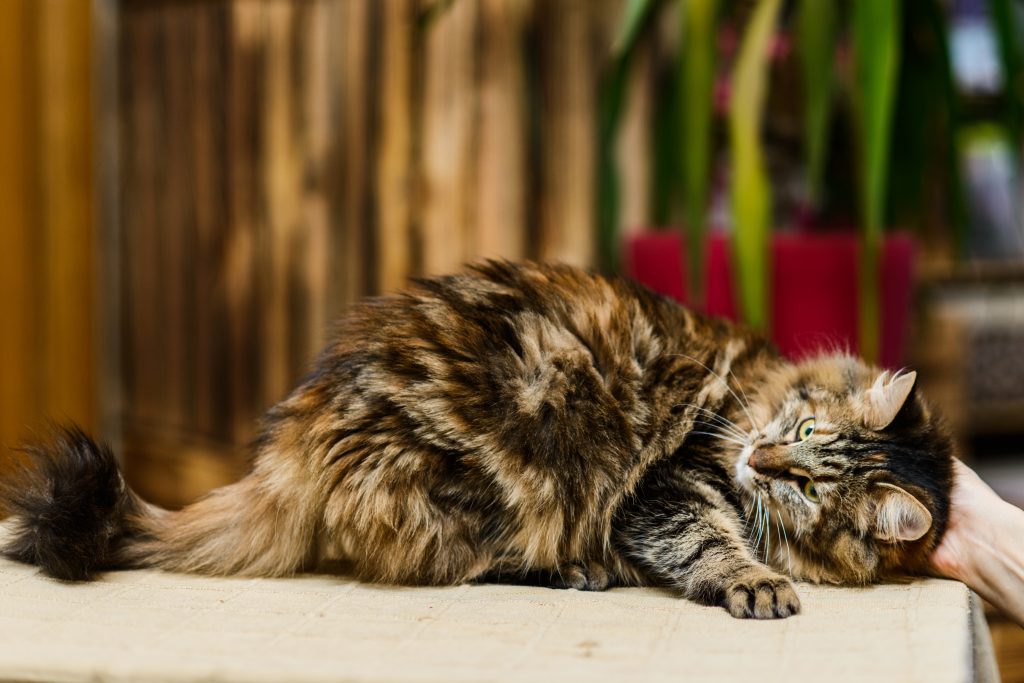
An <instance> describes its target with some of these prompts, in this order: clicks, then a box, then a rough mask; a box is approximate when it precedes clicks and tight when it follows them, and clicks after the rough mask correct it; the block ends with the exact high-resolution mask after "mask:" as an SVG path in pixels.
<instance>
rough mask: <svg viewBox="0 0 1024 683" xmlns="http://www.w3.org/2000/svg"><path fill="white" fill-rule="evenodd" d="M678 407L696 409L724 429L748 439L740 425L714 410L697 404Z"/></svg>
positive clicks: (680, 404) (685, 404)
mask: <svg viewBox="0 0 1024 683" xmlns="http://www.w3.org/2000/svg"><path fill="white" fill-rule="evenodd" d="M676 405H677V406H682V407H687V408H695V409H697V410H699V411H700V412H702V413H705V414H707V415H709V416H711V417H712V418H714V420H715V422H717V423H718V424H721V425H722V426H723V427H728V428H730V431H732V432H733V433H735V434H736V435H737V436H741V437H743V438H744V439H746V438H747V436H748V435H747V433H746V432H744V431H743V429H742V428H741V427H740V426H739V425H738V424H736V423H735V422H733V421H732V420H730V419H729V418H727V417H725V416H724V415H720V414H718V413H716V412H715V411H713V410H709V409H707V408H704V407H703V406H699V405H697V404H696V403H677V404H676Z"/></svg>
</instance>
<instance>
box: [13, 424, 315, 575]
mask: <svg viewBox="0 0 1024 683" xmlns="http://www.w3.org/2000/svg"><path fill="white" fill-rule="evenodd" d="M22 453H23V454H24V455H25V456H26V457H25V458H22V459H21V462H19V463H16V467H15V471H14V472H13V473H11V474H5V475H4V477H3V481H2V482H0V507H6V510H7V512H8V513H10V518H9V519H8V520H7V521H5V522H4V526H5V527H6V530H7V533H6V534H5V536H4V537H3V540H2V543H3V546H2V547H0V553H2V554H3V555H4V556H6V557H8V558H10V559H13V560H17V561H19V562H24V563H27V564H33V565H38V566H39V567H40V568H41V569H42V570H43V572H44V573H46V574H49V575H50V576H53V577H54V578H57V579H63V580H68V581H84V580H88V579H90V578H91V577H92V576H93V574H95V573H96V572H98V571H104V570H111V569H132V568H140V567H158V568H162V569H168V570H173V571H185V572H196V573H202V574H213V575H233V574H241V575H247V576H283V575H287V574H292V573H295V572H296V571H299V570H301V569H303V568H304V567H305V566H306V565H307V564H308V562H309V560H310V559H311V557H312V556H313V555H315V550H316V544H315V542H314V540H313V539H314V534H315V529H316V524H315V521H312V520H311V519H310V516H311V512H312V506H308V505H307V506H305V507H304V508H302V509H299V507H300V506H298V505H296V503H298V502H300V501H301V498H302V497H301V494H300V495H296V496H294V497H293V498H289V499H285V498H284V497H283V496H281V495H276V493H275V490H274V488H270V489H268V487H263V486H260V481H259V478H258V476H257V473H253V474H250V475H249V476H247V477H246V478H244V479H242V480H241V481H239V482H237V483H235V484H231V485H229V486H225V487H223V488H220V489H217V490H215V491H213V492H211V493H210V494H209V495H207V496H206V497H205V498H202V499H200V500H199V501H197V502H196V503H194V504H192V505H189V506H187V507H185V508H183V509H182V510H179V511H173V512H172V511H168V510H163V509H161V508H158V507H156V506H154V505H150V504H148V503H146V502H145V501H143V500H142V499H141V498H140V497H139V496H138V495H136V494H135V493H134V492H133V491H132V490H131V489H130V488H128V485H127V484H126V483H125V480H124V477H123V476H122V474H121V470H120V468H119V467H118V464H117V461H116V459H115V458H114V454H113V452H112V451H111V450H110V448H109V447H107V446H105V445H100V444H97V443H96V442H95V441H94V440H92V439H91V438H89V436H87V435H86V434H85V433H84V432H83V431H82V430H81V429H79V428H77V427H65V428H61V429H58V430H55V431H54V434H53V435H52V437H51V438H50V439H49V440H48V441H47V442H45V443H41V444H37V445H32V446H29V447H26V448H24V449H22ZM275 488H276V487H275ZM300 513H301V514H305V518H303V517H302V516H301V514H300Z"/></svg>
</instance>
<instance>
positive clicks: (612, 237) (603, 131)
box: [597, 0, 660, 272]
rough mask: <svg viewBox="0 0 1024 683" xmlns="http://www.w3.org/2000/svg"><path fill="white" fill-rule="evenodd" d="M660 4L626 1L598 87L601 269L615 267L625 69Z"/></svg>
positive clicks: (627, 71)
mask: <svg viewBox="0 0 1024 683" xmlns="http://www.w3.org/2000/svg"><path fill="white" fill-rule="evenodd" d="M659 4H660V0H629V2H628V3H627V4H626V8H625V13H624V15H623V21H622V25H621V27H620V29H619V33H618V35H617V36H616V38H615V42H614V44H613V46H612V63H611V66H610V68H609V71H608V74H607V77H606V78H605V80H604V82H603V83H602V85H601V93H600V98H601V99H600V112H599V124H598V137H599V139H598V148H597V154H598V161H597V164H598V167H597V184H598V186H597V246H598V259H599V262H600V265H601V268H602V269H603V270H605V271H606V272H614V271H616V270H618V267H619V228H620V226H619V220H620V208H621V201H620V196H619V173H618V168H617V166H616V164H615V140H616V136H617V135H618V132H619V125H620V124H621V122H622V111H623V106H624V104H625V102H624V100H625V94H626V85H627V82H628V80H629V66H630V63H631V61H632V57H633V53H634V51H635V48H636V44H637V41H638V40H639V38H640V35H641V33H642V32H643V28H644V27H645V26H646V25H647V24H648V23H649V21H650V18H651V16H652V15H653V14H654V10H655V8H656V7H657V6H658V5H659Z"/></svg>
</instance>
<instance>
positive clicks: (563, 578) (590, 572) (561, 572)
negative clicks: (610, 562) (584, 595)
mask: <svg viewBox="0 0 1024 683" xmlns="http://www.w3.org/2000/svg"><path fill="white" fill-rule="evenodd" d="M609 585H611V577H610V576H608V572H606V571H605V570H604V567H602V566H600V565H597V564H587V565H583V564H577V563H572V564H567V565H563V566H561V567H559V568H558V571H556V572H553V573H552V575H551V586H552V587H553V588H575V589H576V590H578V591H603V590H606V589H607V588H608V586H609Z"/></svg>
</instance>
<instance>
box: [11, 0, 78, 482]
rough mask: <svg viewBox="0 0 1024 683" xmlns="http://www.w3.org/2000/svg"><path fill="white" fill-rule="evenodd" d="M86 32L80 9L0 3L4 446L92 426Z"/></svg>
mask: <svg viewBox="0 0 1024 683" xmlns="http://www.w3.org/2000/svg"><path fill="white" fill-rule="evenodd" d="M90 37H91V21H90V9H89V5H88V3H82V2H75V1H74V0H39V1H35V0H10V1H9V2H4V3H0V100H2V101H3V103H4V104H3V106H2V107H0V149H2V150H3V153H2V154H0V206H2V207H3V210H2V211H0V320H2V321H3V328H4V329H3V334H2V335H0V377H3V381H2V382H0V444H2V445H4V446H10V445H13V444H15V443H18V442H20V441H22V440H23V439H26V438H32V437H34V436H38V435H39V434H40V432H41V431H43V430H45V428H46V425H47V422H48V420H53V421H57V422H66V421H75V422H78V423H79V424H82V425H83V426H84V427H86V428H87V429H92V428H94V427H95V424H96V400H95V395H96V380H95V377H96V367H95V366H96V364H95V355H96V349H95V334H96V331H95V327H94V324H93V322H94V319H95V318H94V315H95V305H94V303H95V291H94V289H93V275H94V271H95V263H94V253H95V243H94V237H93V222H94V221H93V204H92V182H93V180H92V179H93V173H92V140H93V139H92V109H91V107H92V98H91V88H92V73H91V70H90V64H91V56H92V54H91V51H92V45H91V39H90ZM5 461H6V456H5V457H4V458H2V459H0V467H2V466H3V465H2V462H5Z"/></svg>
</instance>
